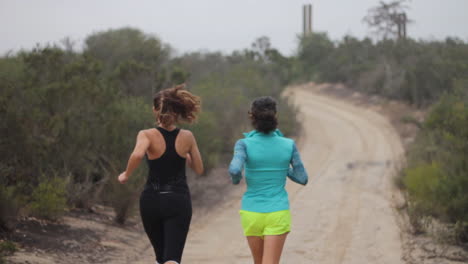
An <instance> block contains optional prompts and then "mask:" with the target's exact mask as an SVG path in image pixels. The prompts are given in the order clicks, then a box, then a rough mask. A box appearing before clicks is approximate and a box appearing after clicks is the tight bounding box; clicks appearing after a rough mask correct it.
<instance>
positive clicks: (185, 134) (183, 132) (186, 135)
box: [179, 129, 194, 139]
mask: <svg viewBox="0 0 468 264" xmlns="http://www.w3.org/2000/svg"><path fill="white" fill-rule="evenodd" d="M179 133H180V135H181V136H182V137H184V138H187V139H192V138H194V136H193V133H192V131H190V130H188V129H181V130H180V132H179Z"/></svg>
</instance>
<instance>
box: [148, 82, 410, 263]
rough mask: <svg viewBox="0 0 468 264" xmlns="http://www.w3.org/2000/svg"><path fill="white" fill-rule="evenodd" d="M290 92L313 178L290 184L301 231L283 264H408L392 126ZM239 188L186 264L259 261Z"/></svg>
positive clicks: (190, 245)
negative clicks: (247, 234)
mask: <svg viewBox="0 0 468 264" xmlns="http://www.w3.org/2000/svg"><path fill="white" fill-rule="evenodd" d="M286 93H287V94H289V95H290V96H292V99H293V100H294V102H295V104H297V106H298V107H299V109H300V111H301V116H302V117H301V118H302V121H303V126H304V129H303V131H304V133H303V135H302V136H301V139H300V141H299V143H300V151H301V154H302V159H303V161H304V164H305V165H306V168H307V171H308V173H309V177H310V180H309V185H308V186H306V187H300V186H298V185H296V184H294V183H292V182H288V186H287V188H288V192H289V197H290V202H291V210H292V217H293V225H292V232H291V233H290V235H289V236H288V239H287V241H286V246H285V250H284V253H283V257H282V261H281V263H288V264H289V263H299V264H303V263H304V264H308V263H320V264H339V263H348V264H366V263H369V264H375V263H379V264H398V263H404V262H403V261H402V260H401V257H402V249H401V239H400V230H399V228H398V225H397V221H396V213H395V211H394V209H393V206H392V199H393V198H392V194H393V193H394V190H393V187H392V180H391V178H392V174H393V168H394V167H393V166H394V164H395V163H396V160H397V159H398V158H399V157H400V156H401V155H402V151H403V150H402V146H401V143H400V139H399V137H398V135H397V134H396V132H395V131H394V129H393V128H392V126H391V125H390V124H389V123H388V122H387V120H386V119H385V118H383V117H382V116H380V115H378V114H376V113H375V112H372V111H369V110H366V109H361V108H357V107H355V106H352V105H350V104H346V103H344V102H342V101H339V100H336V99H331V98H329V97H325V96H322V95H318V94H316V93H313V92H310V91H308V90H305V89H301V88H294V89H289V90H287V91H286ZM233 188H238V189H239V190H238V192H237V195H236V196H235V198H234V199H233V200H232V202H231V203H228V204H225V205H224V206H223V207H220V208H217V209H216V210H214V211H212V212H211V213H210V214H209V215H207V216H206V217H205V218H203V219H201V220H199V221H195V224H194V225H193V226H192V229H191V232H190V235H189V238H188V242H187V245H186V250H185V253H184V262H185V263H190V264H196V263H223V264H226V263H235V264H243V263H252V261H251V259H250V251H249V249H248V247H247V243H246V241H245V238H244V237H243V236H242V231H241V226H240V221H239V215H238V210H239V205H240V197H241V195H242V191H243V188H244V187H243V186H241V187H239V186H233ZM146 253H147V254H146ZM146 253H145V254H143V255H152V252H151V251H150V249H148V251H147V252H146ZM141 261H143V259H142V260H141ZM144 261H151V258H146V257H145V258H144ZM142 263H143V262H142ZM146 263H151V262H146Z"/></svg>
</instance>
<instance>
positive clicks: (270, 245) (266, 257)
mask: <svg viewBox="0 0 468 264" xmlns="http://www.w3.org/2000/svg"><path fill="white" fill-rule="evenodd" d="M287 235H288V233H286V234H282V235H276V236H265V242H264V248H263V260H262V261H263V262H262V264H279V261H280V258H281V253H282V252H283V246H284V242H285V241H286V236H287Z"/></svg>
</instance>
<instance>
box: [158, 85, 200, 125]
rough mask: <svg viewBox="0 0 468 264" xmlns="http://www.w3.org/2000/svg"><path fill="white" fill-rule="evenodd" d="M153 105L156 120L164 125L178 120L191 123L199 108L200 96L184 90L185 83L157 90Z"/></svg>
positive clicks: (195, 118)
mask: <svg viewBox="0 0 468 264" xmlns="http://www.w3.org/2000/svg"><path fill="white" fill-rule="evenodd" d="M153 106H154V109H155V111H156V114H157V120H158V122H159V123H160V124H162V125H164V126H169V125H171V124H174V123H177V122H179V121H183V122H187V123H193V122H194V121H195V120H197V114H198V113H199V112H200V110H201V100H200V97H198V96H196V95H193V94H192V93H190V92H189V91H187V90H185V84H180V85H176V86H174V87H171V88H167V89H164V90H161V91H159V92H158V93H156V94H155V95H154V98H153Z"/></svg>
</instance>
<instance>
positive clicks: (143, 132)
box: [137, 128, 156, 139]
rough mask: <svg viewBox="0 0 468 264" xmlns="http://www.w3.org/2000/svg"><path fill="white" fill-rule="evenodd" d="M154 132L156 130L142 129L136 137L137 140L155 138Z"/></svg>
mask: <svg viewBox="0 0 468 264" xmlns="http://www.w3.org/2000/svg"><path fill="white" fill-rule="evenodd" d="M155 130H156V129H152V128H148V129H142V130H140V131H138V135H137V137H138V138H148V139H150V138H152V137H154V136H155V134H156V133H155V132H156V131H155Z"/></svg>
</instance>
